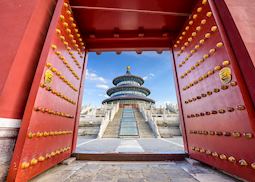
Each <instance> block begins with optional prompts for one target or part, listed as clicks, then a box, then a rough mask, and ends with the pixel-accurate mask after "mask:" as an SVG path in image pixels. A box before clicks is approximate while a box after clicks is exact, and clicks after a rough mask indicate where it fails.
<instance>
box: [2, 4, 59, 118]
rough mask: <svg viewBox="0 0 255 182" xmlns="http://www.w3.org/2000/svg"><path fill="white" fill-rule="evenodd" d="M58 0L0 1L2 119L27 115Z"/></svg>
mask: <svg viewBox="0 0 255 182" xmlns="http://www.w3.org/2000/svg"><path fill="white" fill-rule="evenodd" d="M55 1H56V0H43V1H41V0H11V1H10V0H2V1H1V2H0V7H1V13H0V24H1V28H0V36H1V41H0V50H1V54H0V65H1V66H0V117H5V118H21V117H22V115H23V111H24V108H25V104H26V101H27V97H28V94H29V91H30V87H31V83H32V80H33V77H34V73H35V69H36V67H37V62H38V60H39V56H40V53H41V49H42V46H43V43H44V39H45V36H46V33H47V31H48V26H49V23H50V20H51V17H52V12H53V8H54V6H55V3H56V2H55Z"/></svg>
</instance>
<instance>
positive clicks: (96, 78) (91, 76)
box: [86, 69, 107, 83]
mask: <svg viewBox="0 0 255 182" xmlns="http://www.w3.org/2000/svg"><path fill="white" fill-rule="evenodd" d="M86 79H88V80H91V81H97V82H100V83H107V80H106V79H105V78H103V77H102V76H99V75H97V74H96V73H93V72H91V71H89V70H88V69H87V71H86Z"/></svg>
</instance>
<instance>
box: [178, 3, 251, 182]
mask: <svg viewBox="0 0 255 182" xmlns="http://www.w3.org/2000/svg"><path fill="white" fill-rule="evenodd" d="M210 5H212V2H211V1H210V2H207V1H205V0H204V1H200V2H199V3H198V4H197V6H196V7H195V9H194V11H193V13H192V15H191V17H190V19H189V20H188V21H187V22H186V24H185V26H184V28H183V30H182V31H181V32H180V35H179V37H178V39H177V40H176V41H175V45H174V59H175V69H176V70H177V81H178V86H179V90H180V100H181V105H182V111H183V113H182V114H183V119H184V124H185V128H186V134H187V144H188V152H189V154H190V156H191V157H192V158H194V159H197V160H200V161H202V162H205V163H207V164H210V165H212V166H214V167H216V168H219V169H222V170H224V171H226V172H229V173H230V174H233V175H236V176H240V177H242V178H245V179H247V180H251V181H255V155H254V153H255V140H254V125H255V120H254V108H253V106H252V104H251V100H250V98H249V96H248V94H247V89H246V87H245V84H244V82H243V78H242V76H241V74H240V69H239V66H238V64H237V61H238V60H237V61H236V60H235V57H234V56H232V55H233V54H232V51H233V50H232V49H231V47H230V45H229V42H228V40H227V38H226V36H225V33H224V30H223V29H222V26H221V24H220V23H221V22H220V21H219V20H218V19H216V17H217V12H215V11H212V9H211V7H210ZM235 51H238V50H235Z"/></svg>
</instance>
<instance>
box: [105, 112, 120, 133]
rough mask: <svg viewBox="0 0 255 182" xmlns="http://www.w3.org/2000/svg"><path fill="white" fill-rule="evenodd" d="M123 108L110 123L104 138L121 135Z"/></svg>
mask: <svg viewBox="0 0 255 182" xmlns="http://www.w3.org/2000/svg"><path fill="white" fill-rule="evenodd" d="M122 112H123V109H121V108H120V109H119V111H118V112H117V113H116V114H115V116H114V118H113V120H112V121H111V122H110V123H109V124H108V126H107V128H106V130H105V132H104V135H103V138H118V137H119V129H120V119H121V116H122Z"/></svg>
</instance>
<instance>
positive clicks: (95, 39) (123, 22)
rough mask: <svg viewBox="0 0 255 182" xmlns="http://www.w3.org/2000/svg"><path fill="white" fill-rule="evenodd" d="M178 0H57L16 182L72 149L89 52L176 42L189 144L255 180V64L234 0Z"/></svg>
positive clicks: (18, 150)
mask: <svg viewBox="0 0 255 182" xmlns="http://www.w3.org/2000/svg"><path fill="white" fill-rule="evenodd" d="M171 3H172V4H171ZM171 3H170V2H169V1H167V0H161V1H154V0H152V1H151V2H150V3H148V2H147V1H143V0H142V1H135V0H132V1H124V0H123V1H114V0H109V1H101V2H94V1H80V0H73V1H71V5H69V2H68V1H64V0H59V1H58V2H57V5H56V8H55V12H54V15H53V17H52V20H51V25H50V28H49V31H48V34H47V37H46V41H45V43H44V48H43V51H42V53H41V57H40V60H39V63H38V66H37V71H36V74H35V77H34V80H33V84H32V88H31V91H30V95H29V98H28V101H27V105H26V109H25V113H24V116H23V119H22V125H21V129H20V132H19V136H18V140H17V143H16V146H15V151H14V155H13V159H12V163H11V166H10V172H9V176H8V180H9V181H14V180H16V181H23V180H28V179H30V178H32V177H33V176H35V175H37V174H39V173H41V172H42V171H44V170H46V169H48V168H50V167H51V166H53V165H56V164H57V163H59V162H60V161H62V160H64V159H66V158H68V157H69V156H70V155H71V153H72V151H74V149H75V143H76V137H77V123H78V119H79V108H80V105H81V96H82V90H83V89H82V83H83V81H84V75H85V70H86V60H87V51H95V52H98V53H99V54H100V52H102V51H117V53H119V52H121V51H123V50H129V51H137V53H138V54H140V53H142V51H144V50H155V51H157V52H158V53H160V52H161V51H163V50H169V49H170V50H171V51H172V53H173V60H174V70H175V73H176V74H175V78H176V88H177V89H178V93H177V95H178V102H179V107H180V112H181V113H180V114H181V124H182V130H183V136H184V142H185V150H186V152H187V153H188V154H189V156H190V157H191V158H194V159H197V160H199V161H202V162H204V163H207V164H209V165H211V166H214V167H216V168H219V169H222V170H224V171H226V172H229V173H230V174H233V175H236V176H240V177H242V178H245V179H248V180H254V169H255V158H254V155H253V154H254V151H255V148H254V146H253V145H254V144H255V142H254V129H255V128H254V101H255V95H254V92H253V91H252V89H253V88H254V85H255V84H254V83H255V80H254V76H255V70H254V65H253V63H252V60H251V58H250V57H249V52H247V50H246V48H245V45H244V44H243V42H242V39H241V38H240V37H239V34H238V32H237V29H236V27H235V25H234V24H233V23H231V22H233V20H232V19H231V16H230V13H229V12H228V11H227V6H226V4H222V2H216V1H214V0H209V1H207V0H203V1H188V0H183V1H178V2H177V1H173V2H171ZM223 12H224V13H223ZM223 16H225V17H223ZM106 20H108V21H106ZM222 20H224V22H223V21H222ZM228 21H229V22H228ZM226 25H229V26H228V27H226ZM78 27H79V28H78ZM230 33H232V34H230ZM235 36H236V37H237V38H236V39H234V37H235ZM233 40H235V42H233ZM235 43H240V50H239V51H237V50H234V49H233V48H235V46H236V45H235ZM237 52H239V53H237ZM240 52H241V53H240ZM244 58H245V59H246V60H245V62H244ZM247 75H248V78H247ZM240 121H242V122H240ZM226 146H227V147H226Z"/></svg>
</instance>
